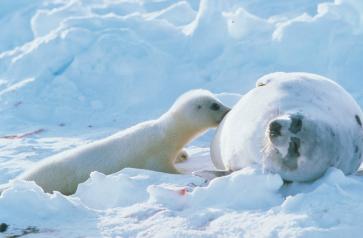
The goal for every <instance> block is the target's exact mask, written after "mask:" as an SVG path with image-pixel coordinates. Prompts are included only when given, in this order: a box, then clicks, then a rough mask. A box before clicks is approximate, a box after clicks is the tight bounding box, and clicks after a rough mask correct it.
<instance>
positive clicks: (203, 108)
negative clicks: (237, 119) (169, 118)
mask: <svg viewBox="0 0 363 238" xmlns="http://www.w3.org/2000/svg"><path fill="white" fill-rule="evenodd" d="M229 111H230V108H229V107H227V106H225V105H223V103H222V102H221V101H220V100H218V99H217V98H216V97H215V96H214V95H213V94H212V93H211V92H209V91H207V90H202V89H197V90H191V91H189V92H186V93H184V94H183V95H181V96H180V97H179V98H178V99H177V101H176V102H175V103H174V105H173V106H172V107H171V109H170V111H169V112H170V113H172V114H173V117H174V118H175V119H177V120H178V122H179V123H181V124H183V125H184V126H187V127H189V128H193V129H194V130H198V131H202V130H206V129H208V128H211V127H217V126H218V125H219V123H220V122H221V121H222V120H223V118H224V116H225V115H226V114H227V113H228V112H229Z"/></svg>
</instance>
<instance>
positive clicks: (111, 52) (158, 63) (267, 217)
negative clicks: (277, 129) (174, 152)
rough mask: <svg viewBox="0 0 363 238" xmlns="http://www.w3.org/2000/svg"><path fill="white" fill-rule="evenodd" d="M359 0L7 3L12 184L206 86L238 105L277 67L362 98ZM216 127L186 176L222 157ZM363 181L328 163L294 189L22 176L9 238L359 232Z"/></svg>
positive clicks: (1, 164) (253, 182)
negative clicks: (48, 180) (61, 184)
mask: <svg viewBox="0 0 363 238" xmlns="http://www.w3.org/2000/svg"><path fill="white" fill-rule="evenodd" d="M362 55H363V2H362V1H361V0H335V1H332V0H331V1H328V0H296V1H286V0H275V1H270V0H243V1H242V0H231V1H225V0H202V1H198V0H187V1H176V0H139V1H137V0H119V1H116V0H103V1H102V0H70V1H69V0H52V1H51V0H43V1H41V0H33V1H28V0H17V1H14V0H2V1H0V183H4V182H7V181H8V180H9V179H12V178H14V177H15V176H16V175H18V174H19V173H20V172H21V171H23V170H24V169H26V168H28V167H29V166H31V165H32V164H33V163H34V162H36V161H38V160H41V159H43V158H45V157H46V156H48V155H51V154H54V153H57V152H58V151H62V150H65V149H67V148H71V147H74V146H77V145H79V144H83V143H86V142H88V141H92V140H95V139H97V138H101V137H104V136H106V135H109V134H111V133H113V132H115V131H117V130H120V129H122V128H125V127H127V126H129V125H131V124H134V123H137V122H139V121H142V120H146V119H150V118H155V117H157V116H159V115H160V114H161V113H162V112H164V111H165V110H166V109H167V108H168V107H169V106H170V105H171V104H172V102H173V101H174V100H175V98H176V97H177V96H178V95H180V94H181V93H182V92H184V91H186V90H188V89H192V88H206V89H210V90H211V91H213V92H215V93H218V94H219V97H220V98H221V99H222V100H223V101H224V102H226V103H228V104H230V105H231V104H233V103H234V102H235V101H236V100H237V99H238V97H239V95H241V94H243V93H244V92H246V91H247V90H248V89H250V88H251V87H253V86H254V82H255V80H256V79H257V78H258V77H260V76H262V75H264V74H266V73H270V72H274V71H307V72H312V73H318V74H322V75H324V76H327V77H329V78H331V79H333V80H335V81H337V82H339V83H340V84H341V85H343V86H344V87H345V88H346V89H347V90H348V91H349V92H350V93H351V94H352V95H353V96H354V97H355V99H356V100H357V101H358V102H359V103H360V104H361V105H362V104H363V91H362V90H361V88H363V81H362V80H361V75H363V60H362ZM212 134H213V133H212V132H210V133H208V134H206V135H205V136H203V137H202V138H200V139H199V140H197V141H195V142H193V143H192V144H191V145H189V146H188V151H189V153H190V154H191V159H190V161H188V162H186V163H185V164H181V165H179V166H180V168H181V170H182V171H186V172H189V171H190V170H191V169H199V168H205V167H208V166H211V165H210V163H209V152H208V146H209V142H210V140H211V138H212ZM362 204H363V180H362V179H361V178H360V177H355V176H351V177H346V176H344V175H342V174H341V172H340V171H338V170H334V169H332V170H330V171H329V172H328V173H327V174H326V175H325V176H324V177H323V178H322V179H320V180H319V181H316V182H315V183H313V184H291V185H289V186H282V183H281V179H280V178H279V177H278V176H277V175H276V176H272V175H263V174H261V173H260V172H259V171H258V170H257V169H253V168H247V169H245V170H242V171H240V172H237V173H235V174H232V175H230V176H227V177H224V178H219V179H216V180H214V181H213V182H212V183H211V184H209V185H208V186H207V185H206V184H204V181H202V180H201V179H198V178H196V177H193V176H190V175H184V176H176V175H167V174H160V173H155V172H150V171H142V170H132V169H127V170H124V171H121V172H120V173H118V174H115V175H110V176H103V175H102V174H99V173H94V174H92V177H91V179H90V180H88V181H87V182H86V183H84V184H83V185H81V187H80V188H79V191H78V192H77V193H76V194H75V195H74V196H72V197H64V196H62V195H60V194H54V195H49V194H45V193H43V192H41V190H40V189H39V188H38V187H37V186H35V185H34V184H32V183H24V182H23V183H22V182H17V183H16V184H15V185H14V188H13V189H11V190H8V191H7V192H5V193H4V194H3V195H2V196H1V197H0V223H1V222H5V223H7V224H9V225H10V226H9V228H8V230H7V232H5V233H0V235H1V234H2V235H3V236H5V237H6V236H11V235H21V234H26V233H30V235H29V236H33V237H100V236H104V237H117V236H119V237H135V236H140V237H141V236H143V237H155V236H157V237H216V236H219V237H359V236H360V235H361V233H362V232H363V228H362V225H361V219H360V217H361V216H362V215H363V205H362Z"/></svg>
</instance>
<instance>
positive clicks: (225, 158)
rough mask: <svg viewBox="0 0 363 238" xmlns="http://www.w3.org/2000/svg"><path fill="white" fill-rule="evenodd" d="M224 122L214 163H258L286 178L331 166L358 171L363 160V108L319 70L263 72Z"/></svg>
mask: <svg viewBox="0 0 363 238" xmlns="http://www.w3.org/2000/svg"><path fill="white" fill-rule="evenodd" d="M256 86H257V87H256V88H254V89H252V90H251V91H250V92H248V93H247V94H245V95H244V96H243V97H242V98H241V100H240V101H239V102H238V103H237V104H236V105H235V106H234V107H233V109H232V110H231V112H230V113H229V114H228V115H227V116H226V117H225V118H224V120H223V122H222V123H221V124H220V126H219V127H218V131H217V133H216V135H215V138H214V140H213V143H212V146H211V157H212V161H213V163H214V165H215V166H216V168H218V169H223V170H231V171H235V170H239V169H241V168H243V167H246V166H250V165H258V166H261V168H262V169H263V170H264V171H266V172H272V173H278V174H280V175H281V177H282V178H283V179H284V180H286V181H311V180H314V179H317V178H319V177H320V176H322V175H323V174H324V172H325V171H326V170H327V169H328V168H329V167H336V168H338V169H341V170H342V171H343V172H344V173H345V174H353V173H355V172H356V171H357V169H358V168H359V166H360V164H361V161H362V151H363V129H362V119H363V114H362V110H361V109H360V107H359V106H358V104H357V103H356V101H355V100H354V99H353V98H352V97H351V96H350V95H349V94H348V93H347V92H346V91H345V90H344V89H343V88H342V87H341V86H339V85H338V84H336V83H335V82H333V81H331V80H329V79H327V78H325V77H322V76H319V75H315V74H308V73H273V74H269V75H266V76H264V77H262V78H260V79H259V80H258V81H257V83H256Z"/></svg>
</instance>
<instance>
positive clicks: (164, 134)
mask: <svg viewBox="0 0 363 238" xmlns="http://www.w3.org/2000/svg"><path fill="white" fill-rule="evenodd" d="M229 110H230V109H229V108H228V107H226V106H224V105H223V104H222V103H221V102H220V101H219V100H218V99H217V98H216V97H215V96H213V94H212V93H210V92H209V91H206V90H193V91H190V92H187V93H185V94H183V95H182V96H181V97H180V98H179V99H177V101H176V102H175V103H174V105H173V106H172V107H171V108H170V109H169V111H167V112H166V113H165V114H163V115H162V116H161V117H160V118H159V119H156V120H152V121H146V122H143V123H140V124H137V125H135V126H133V127H131V128H128V129H126V130H123V131H120V132H118V133H116V134H114V135H112V136H110V137H108V138H105V139H102V140H99V141H95V142H92V143H90V144H87V145H84V146H81V147H79V148H75V149H71V150H69V151H65V152H62V153H59V154H56V155H54V156H51V157H49V158H46V159H44V160H42V161H40V162H39V163H37V164H36V165H35V166H34V167H33V168H32V169H30V170H29V171H26V172H25V173H23V174H21V175H20V176H19V177H18V178H19V179H23V180H30V181H35V183H37V184H38V185H39V186H40V187H42V188H43V190H44V191H45V192H49V193H50V192H53V191H59V192H61V193H63V194H65V195H70V194H73V193H75V192H76V190H77V186H78V184H79V183H82V182H84V181H86V180H87V179H88V178H89V175H90V173H91V172H93V171H98V172H101V173H104V174H112V173H115V172H117V171H119V170H121V169H123V168H125V167H132V168H143V169H150V170H155V171H161V172H167V173H178V171H177V170H176V168H175V167H174V161H175V159H176V158H177V156H178V154H179V153H184V152H183V151H182V149H183V147H184V146H185V145H186V144H187V143H188V142H190V141H191V140H192V139H193V138H195V137H196V136H197V135H199V134H200V133H202V132H204V131H206V130H207V129H208V128H211V127H216V126H217V125H218V124H219V123H220V122H221V121H222V119H223V117H224V116H225V115H226V114H227V112H228V111H229ZM180 151H181V152H180Z"/></svg>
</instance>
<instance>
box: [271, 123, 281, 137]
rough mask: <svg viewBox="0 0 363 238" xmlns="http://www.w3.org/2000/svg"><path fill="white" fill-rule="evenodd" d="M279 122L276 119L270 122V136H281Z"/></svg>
mask: <svg viewBox="0 0 363 238" xmlns="http://www.w3.org/2000/svg"><path fill="white" fill-rule="evenodd" d="M281 128H282V126H281V124H280V123H278V122H277V121H273V122H271V123H270V125H269V135H270V137H277V136H281Z"/></svg>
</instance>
